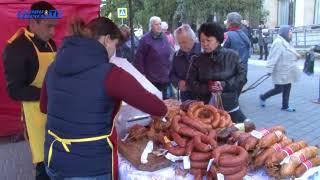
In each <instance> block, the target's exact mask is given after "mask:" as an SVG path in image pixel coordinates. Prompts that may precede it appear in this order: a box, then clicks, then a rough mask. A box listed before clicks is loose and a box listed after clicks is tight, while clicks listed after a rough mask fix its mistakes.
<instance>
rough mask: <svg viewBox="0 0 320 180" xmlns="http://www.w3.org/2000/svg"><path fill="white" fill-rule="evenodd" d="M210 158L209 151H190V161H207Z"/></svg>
mask: <svg viewBox="0 0 320 180" xmlns="http://www.w3.org/2000/svg"><path fill="white" fill-rule="evenodd" d="M210 158H211V152H207V153H204V152H192V153H191V156H190V159H191V160H192V161H208V160H209V159H210Z"/></svg>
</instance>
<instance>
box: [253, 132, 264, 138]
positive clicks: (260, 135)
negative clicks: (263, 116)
mask: <svg viewBox="0 0 320 180" xmlns="http://www.w3.org/2000/svg"><path fill="white" fill-rule="evenodd" d="M251 135H252V136H253V137H255V138H257V139H261V138H262V137H263V134H262V133H261V132H259V131H256V130H253V131H251Z"/></svg>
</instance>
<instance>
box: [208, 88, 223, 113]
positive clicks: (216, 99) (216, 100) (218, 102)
mask: <svg viewBox="0 0 320 180" xmlns="http://www.w3.org/2000/svg"><path fill="white" fill-rule="evenodd" d="M208 104H210V105H212V106H214V107H216V108H217V109H221V110H224V109H223V102H222V98H221V92H212V93H211V98H210V100H209V103H208Z"/></svg>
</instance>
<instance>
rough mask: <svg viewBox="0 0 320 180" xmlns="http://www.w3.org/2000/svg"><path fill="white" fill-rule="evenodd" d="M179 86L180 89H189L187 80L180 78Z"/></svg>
mask: <svg viewBox="0 0 320 180" xmlns="http://www.w3.org/2000/svg"><path fill="white" fill-rule="evenodd" d="M178 87H179V89H180V91H186V90H187V86H186V81H185V80H180V81H179V82H178Z"/></svg>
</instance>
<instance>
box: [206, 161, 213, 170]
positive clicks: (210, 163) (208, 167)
mask: <svg viewBox="0 0 320 180" xmlns="http://www.w3.org/2000/svg"><path fill="white" fill-rule="evenodd" d="M213 161H214V159H213V158H212V159H210V160H209V163H208V166H207V172H209V170H210V167H211V165H212V163H213Z"/></svg>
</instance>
